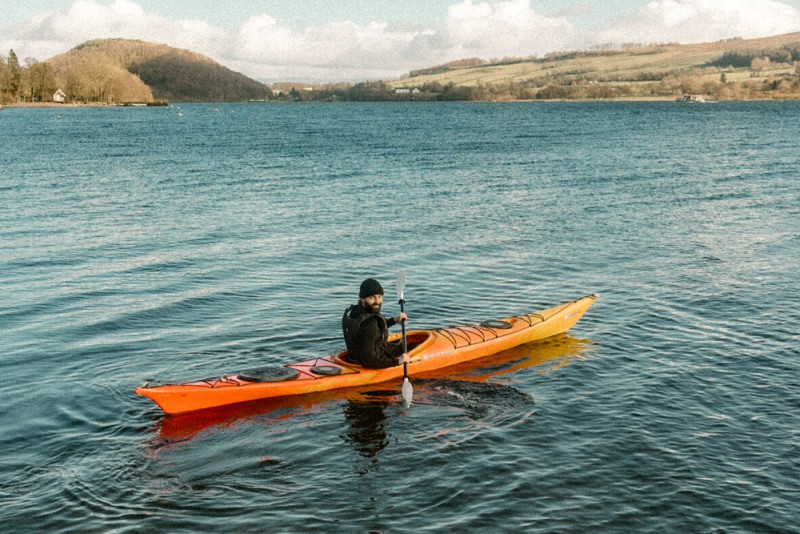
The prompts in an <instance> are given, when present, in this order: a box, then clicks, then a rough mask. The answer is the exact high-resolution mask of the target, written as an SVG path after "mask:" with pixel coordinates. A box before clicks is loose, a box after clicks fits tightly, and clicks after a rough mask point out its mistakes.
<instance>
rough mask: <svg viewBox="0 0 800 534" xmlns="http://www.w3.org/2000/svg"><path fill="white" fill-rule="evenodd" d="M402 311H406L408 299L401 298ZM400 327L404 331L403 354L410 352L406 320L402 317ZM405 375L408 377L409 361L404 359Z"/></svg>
mask: <svg viewBox="0 0 800 534" xmlns="http://www.w3.org/2000/svg"><path fill="white" fill-rule="evenodd" d="M399 302H400V313H405V312H406V310H405V304H406V301H405V300H404V299H400V301H399ZM400 328H401V329H402V331H403V354H407V353H408V346H407V345H406V322H405V321H404V320H403V319H402V318H401V319H400ZM403 377H404V378H408V362H407V361H406V360H405V359H403Z"/></svg>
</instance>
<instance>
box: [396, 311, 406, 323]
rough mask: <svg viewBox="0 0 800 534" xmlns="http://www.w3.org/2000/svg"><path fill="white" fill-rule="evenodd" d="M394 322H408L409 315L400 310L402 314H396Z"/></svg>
mask: <svg viewBox="0 0 800 534" xmlns="http://www.w3.org/2000/svg"><path fill="white" fill-rule="evenodd" d="M394 322H395V323H396V324H400V323H405V322H408V315H406V314H405V313H403V312H400V314H399V315H396V316H395V318H394Z"/></svg>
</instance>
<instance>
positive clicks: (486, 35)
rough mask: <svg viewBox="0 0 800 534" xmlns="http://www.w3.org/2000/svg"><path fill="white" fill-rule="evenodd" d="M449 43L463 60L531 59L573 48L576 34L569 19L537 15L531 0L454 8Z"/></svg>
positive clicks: (469, 1)
mask: <svg viewBox="0 0 800 534" xmlns="http://www.w3.org/2000/svg"><path fill="white" fill-rule="evenodd" d="M444 36H445V42H446V43H447V44H448V45H449V46H451V47H453V49H454V50H456V51H460V52H461V53H462V57H465V56H479V57H483V58H487V57H504V56H531V55H535V54H540V53H543V52H548V51H552V50H559V49H563V48H565V47H569V46H571V45H572V43H573V40H574V39H575V37H576V31H575V28H574V27H573V25H572V24H571V23H570V22H569V20H568V19H566V18H563V17H558V18H550V17H545V16H543V15H540V14H538V13H536V12H535V11H534V10H533V9H532V8H531V2H530V0H505V1H500V2H494V3H492V4H490V3H488V2H480V3H477V4H473V3H472V0H463V1H462V2H461V3H459V4H455V5H452V6H450V8H449V9H448V13H447V21H446V25H445V31H444Z"/></svg>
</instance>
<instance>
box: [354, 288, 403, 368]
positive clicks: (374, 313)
mask: <svg viewBox="0 0 800 534" xmlns="http://www.w3.org/2000/svg"><path fill="white" fill-rule="evenodd" d="M382 305H383V287H381V284H380V283H379V282H378V281H377V280H374V279H372V278H367V279H366V280H364V281H363V282H362V283H361V288H360V290H359V292H358V302H357V303H356V304H353V305H352V306H350V307H349V308H347V310H345V312H344V315H343V316H342V331H343V332H344V341H345V344H346V345H347V359H348V360H349V361H351V362H353V363H357V364H360V365H363V366H364V367H368V368H370V369H382V368H384V367H393V366H395V365H400V364H401V363H403V361H404V358H407V356H406V355H405V354H403V345H402V344H401V343H400V342H396V343H389V341H388V338H389V327H391V326H393V325H395V324H397V323H399V322H401V321H403V322H405V321H407V320H408V316H406V314H405V313H403V312H400V314H398V315H397V316H395V317H391V318H389V319H386V317H384V316H383V315H381V306H382Z"/></svg>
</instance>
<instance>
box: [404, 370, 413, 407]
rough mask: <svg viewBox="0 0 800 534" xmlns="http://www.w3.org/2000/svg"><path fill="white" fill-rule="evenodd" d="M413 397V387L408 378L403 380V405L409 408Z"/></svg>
mask: <svg viewBox="0 0 800 534" xmlns="http://www.w3.org/2000/svg"><path fill="white" fill-rule="evenodd" d="M413 396H414V387H413V386H412V385H411V381H410V380H409V379H408V377H405V378H404V379H403V405H404V406H405V407H406V408H408V407H409V406H411V398H412V397H413Z"/></svg>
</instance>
